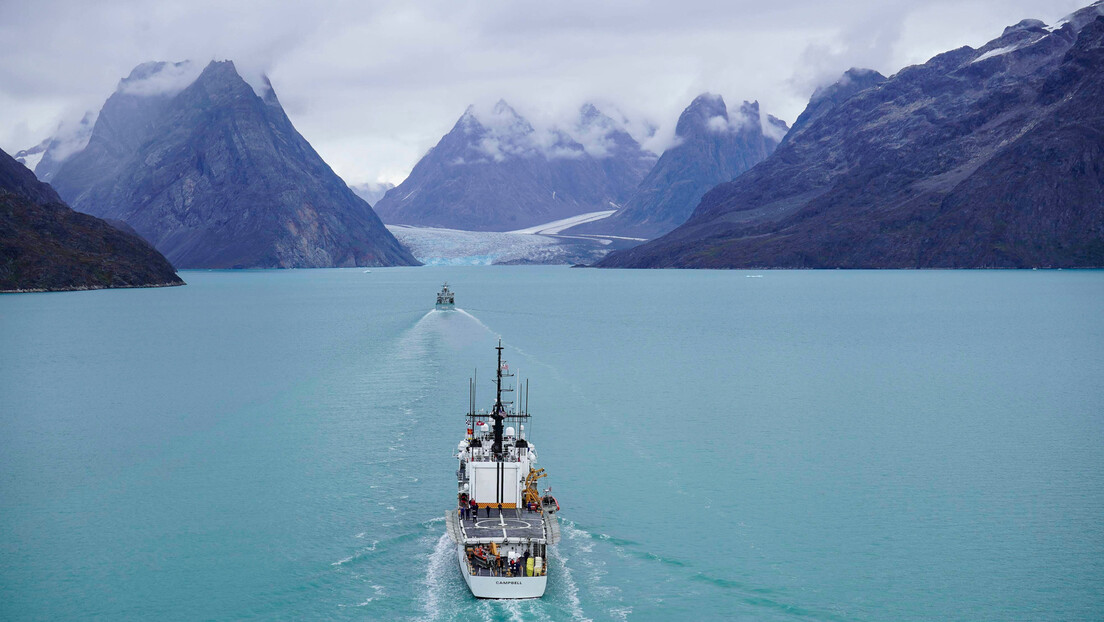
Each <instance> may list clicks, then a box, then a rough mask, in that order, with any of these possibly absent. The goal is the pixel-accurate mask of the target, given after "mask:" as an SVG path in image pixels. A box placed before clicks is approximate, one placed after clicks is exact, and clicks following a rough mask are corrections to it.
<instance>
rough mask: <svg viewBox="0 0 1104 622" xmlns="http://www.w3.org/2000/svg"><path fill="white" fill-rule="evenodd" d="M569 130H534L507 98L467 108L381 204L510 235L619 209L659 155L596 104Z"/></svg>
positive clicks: (419, 221)
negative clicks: (488, 105)
mask: <svg viewBox="0 0 1104 622" xmlns="http://www.w3.org/2000/svg"><path fill="white" fill-rule="evenodd" d="M570 129H571V131H568V130H564V129H559V128H552V129H542V130H537V129H535V128H534V127H533V125H532V124H531V123H530V122H529V121H528V120H526V119H525V118H524V117H522V116H521V115H520V114H518V113H517V111H515V110H514V109H513V108H511V107H510V106H509V105H508V104H507V103H506V102H504V101H499V102H498V104H496V105H495V106H494V108H493V109H492V110H490V111H479V110H477V109H476V108H475V107H474V106H472V107H469V108H468V110H467V111H466V112H465V113H464V114H463V116H461V117H460V120H459V121H457V122H456V125H455V126H454V127H453V128H452V130H451V131H450V132H449V133H448V134H446V135H445V136H444V137H443V138H442V139H441V140H440V142H438V143H437V145H436V146H435V147H433V148H432V149H430V151H429V152H428V153H427V154H426V155H425V156H424V157H423V158H422V159H421V161H419V162H418V164H417V165H415V167H414V169H413V170H412V171H411V173H410V176H409V177H407V179H406V180H405V181H403V183H401V184H399V186H398V187H396V188H395V189H394V190H391V191H390V192H388V193H387V194H386V195H385V196H384V197H383V198H382V199H381V200H380V201H379V202H378V203H376V210H377V212H378V213H379V214H380V217H381V218H383V220H384V221H385V222H387V223H389V224H406V225H421V226H430V227H443V228H450V229H466V230H472V231H510V230H514V229H521V228H525V227H529V226H533V225H538V224H542V223H546V222H550V221H553V220H557V219H560V218H566V217H569V216H576V215H578V214H583V213H587V212H594V211H600V210H607V209H615V208H616V207H617V206H618V205H620V204H621V203H622V202H624V201H625V200H626V199H627V198H628V196H629V194H630V193H631V192H632V189H633V188H634V187H635V186H636V184H637V183H639V181H640V178H641V177H642V176H643V175H644V172H645V171H646V170H647V168H648V167H649V166H650V164H651V162H652V161H653V159H654V156H652V155H651V154H649V153H647V152H645V151H644V150H643V149H642V148H641V147H640V145H639V143H637V142H636V140H634V139H633V138H632V137H631V136H630V135H629V134H628V133H626V132H625V131H624V130H621V129H619V128H618V125H617V124H616V123H615V122H614V121H613V120H612V119H610V118H609V117H607V116H606V115H604V114H602V113H601V112H600V111H598V109H597V108H595V107H594V106H584V107H583V109H582V111H581V112H580V117H579V121H578V123H577V124H576V126H575V127H573V128H570ZM572 134H574V136H573V135H572Z"/></svg>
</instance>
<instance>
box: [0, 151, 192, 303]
mask: <svg viewBox="0 0 1104 622" xmlns="http://www.w3.org/2000/svg"><path fill="white" fill-rule="evenodd" d="M183 284H184V281H181V280H180V277H178V276H177V275H176V271H175V270H174V269H173V267H172V265H171V264H170V263H169V262H168V261H166V260H165V258H164V257H163V256H162V255H161V254H160V253H158V252H157V251H156V250H154V249H153V247H151V246H150V245H149V244H148V243H146V242H145V241H144V240H142V239H141V238H139V237H138V236H135V235H131V234H129V233H126V232H123V231H119V230H118V229H115V228H114V227H112V226H111V225H109V224H107V223H106V222H104V221H102V220H100V219H99V218H95V217H93V216H89V215H87V214H81V213H78V212H74V211H73V210H71V209H69V207H68V206H67V205H65V203H64V202H62V200H61V197H59V196H58V195H57V193H56V192H54V189H53V188H51V187H50V186H49V185H47V184H45V183H42V182H40V181H38V179H36V178H35V176H34V173H32V172H31V171H30V169H28V168H26V167H25V166H23V165H22V164H21V163H19V162H17V161H16V160H15V159H14V158H12V157H11V156H9V155H8V154H6V153H4V152H3V151H0V291H3V292H12V291H61V290H73V289H102V288H106V287H159V286H165V285H183Z"/></svg>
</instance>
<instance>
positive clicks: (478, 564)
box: [445, 341, 560, 598]
mask: <svg viewBox="0 0 1104 622" xmlns="http://www.w3.org/2000/svg"><path fill="white" fill-rule="evenodd" d="M496 350H498V369H497V372H496V376H495V380H496V382H495V386H496V395H495V403H494V407H493V408H492V410H491V411H490V412H485V411H478V412H477V411H476V410H475V381H474V380H472V381H471V384H470V387H469V395H468V398H469V400H468V414H467V415H466V418H467V434H466V435H465V437H464V440H462V441H460V444H459V445H458V446H457V452H456V457H457V458H458V460H459V469H458V470H457V472H456V480H457V481H456V485H457V507H456V509H453V510H450V511H448V512H446V513H445V526H446V529H447V531H448V534H449V537H450V538H451V539H452V541H453V542H454V543H456V556H457V559H458V561H459V563H460V574H461V575H462V576H463V577H464V581H465V582H466V583H467V584H468V588H469V589H471V592H472V594H473V595H475V596H476V597H477V598H540V597H541V596H543V595H544V590H545V586H546V585H547V582H548V547H549V546H551V545H554V544H556V543H557V542H558V541H559V539H560V527H559V523H558V522H557V519H556V516H555V512H556V511H557V510H559V505H558V504H557V503H556V499H555V498H554V497H552V495H551V494H550V493H549V489H545V491H544V493H543V494H541V493H539V492H538V490H537V483H538V482H539V481H540V480H541V479H542V478H544V477H545V473H544V469H540V468H537V466H536V463H537V452H536V449H535V448H534V447H533V445H532V444H531V443H529V441H528V439H526V438H525V422H526V421H528V420H529V417H530V415H529V411H528V390H526V391H525V392H519V391H517V390H516V389H517V387H516V386H503V381H504V380H505V381H507V382H510V380H511V379H512V378H514V375H513V374H511V373H510V370H509V366H508V365H507V364H506V363H505V362H504V361H503V360H502V342H501V341H500V342H499V344H498V346H497V348H496ZM526 389H528V387H526ZM504 393H507V394H519V393H520V397H521V398H524V399H523V400H522V399H519V400H503V397H502V396H503V394H504ZM521 401H524V404H525V406H524V407H519V405H518V404H517V402H521ZM488 422H489V423H488Z"/></svg>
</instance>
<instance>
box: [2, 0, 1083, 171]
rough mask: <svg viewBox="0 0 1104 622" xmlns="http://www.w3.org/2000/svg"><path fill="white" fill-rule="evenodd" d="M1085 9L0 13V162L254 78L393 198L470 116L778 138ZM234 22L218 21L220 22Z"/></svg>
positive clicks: (935, 6)
mask: <svg viewBox="0 0 1104 622" xmlns="http://www.w3.org/2000/svg"><path fill="white" fill-rule="evenodd" d="M1088 4H1090V0H928V1H926V0H911V1H906V0H855V1H851V2H831V1H827V0H793V1H787V0H775V1H763V0H728V1H724V0H721V1H699V0H676V1H667V2H646V1H628V0H612V1H602V0H553V1H544V2H520V1H517V0H491V1H473V2H458V1H456V0H442V1H430V2H419V1H414V0H397V1H390V0H383V1H373V0H355V1H349V2H341V1H339V2H317V3H311V2H291V1H286V2H285V1H275V0H261V1H257V2H241V3H236V2H226V1H225V0H187V1H185V2H178V1H176V0H159V1H157V2H148V1H136V0H135V1H132V0H97V1H95V2H90V1H88V0H72V1H51V0H0V41H3V45H2V46H0V113H2V114H0V119H2V120H3V123H2V127H0V148H3V149H4V150H5V151H7V152H9V153H14V152H15V151H17V150H19V149H22V148H26V147H30V146H32V145H34V144H36V143H38V142H39V141H41V140H42V139H43V138H46V137H47V136H50V135H51V134H52V133H53V132H54V130H55V128H56V127H57V125H58V123H59V122H61V121H63V120H67V119H76V118H79V117H80V116H81V114H82V113H83V112H84V111H85V110H89V109H93V110H98V109H99V107H100V105H102V103H103V101H104V100H105V99H106V98H107V97H108V96H109V95H110V94H111V93H112V91H114V89H115V86H116V83H117V82H118V81H119V79H120V78H121V77H123V76H125V75H126V74H127V73H129V72H130V70H131V69H132V68H133V67H134V66H135V65H137V64H138V63H141V62H144V61H148V60H171V61H175V60H184V59H193V60H198V61H201V62H205V61H208V60H211V59H213V58H217V59H231V60H234V61H235V63H236V64H237V65H238V67H239V69H240V70H241V71H242V72H252V73H255V74H259V73H261V72H264V73H267V74H268V75H269V77H270V78H271V80H272V84H273V87H274V88H275V89H276V93H277V95H278V96H279V97H280V100H281V101H282V102H283V104H284V108H285V110H286V111H287V114H288V116H289V117H291V120H292V122H293V123H294V124H295V126H296V128H297V129H298V130H299V131H300V133H302V134H303V135H304V136H305V137H306V138H307V140H308V141H310V142H311V144H312V145H314V147H315V149H317V150H318V152H319V153H320V154H321V155H322V157H323V158H324V159H325V160H326V161H327V162H328V163H329V164H330V165H331V166H332V167H333V168H334V170H335V171H337V173H338V174H339V175H341V176H342V177H343V178H344V179H345V180H346V181H347V182H349V183H360V182H365V181H391V182H393V183H398V182H399V181H401V180H402V179H403V178H404V177H405V176H406V175H407V173H409V171H410V169H411V167H413V166H414V164H415V163H416V162H417V160H418V158H419V157H421V156H422V155H423V154H424V153H425V152H426V150H428V149H429V148H430V147H432V146H433V145H434V144H436V142H437V140H438V139H439V138H440V137H441V136H442V135H443V134H444V133H445V132H447V131H448V130H449V129H450V128H451V127H452V125H453V124H454V123H455V122H456V120H457V118H459V116H460V115H461V114H462V113H463V112H464V109H465V108H466V107H467V106H468V104H470V103H487V102H491V101H494V100H497V99H499V98H505V99H506V100H507V101H509V102H510V103H511V104H513V105H514V107H515V108H517V109H518V110H519V111H520V112H522V113H523V114H525V115H527V116H529V117H531V118H532V119H533V120H534V121H535V122H536V123H537V124H541V123H554V122H556V121H557V120H559V119H565V118H567V117H568V116H569V115H571V114H572V113H573V112H574V111H575V110H577V108H578V106H579V105H580V104H581V103H583V102H584V101H588V100H589V101H593V102H595V103H597V104H599V107H602V108H610V109H612V108H616V109H619V110H620V111H621V112H622V113H623V114H624V115H626V116H627V117H628V118H629V119H630V120H632V121H634V122H636V123H637V126H635V127H643V125H644V122H646V121H650V122H652V123H654V124H656V125H657V126H658V127H659V131H658V135H657V137H656V138H654V139H653V140H652V145H653V146H659V147H661V146H662V143H663V139H664V137H665V136H669V135H670V134H671V132H672V131H673V126H674V123H675V121H676V119H677V117H678V114H679V112H680V111H681V110H682V109H683V108H684V107H685V106H686V105H687V104H688V103H689V102H690V100H691V99H692V98H693V97H694V96H695V95H697V94H698V93H701V92H703V91H712V92H715V93H720V94H721V95H723V96H724V98H725V101H726V102H727V103H728V104H729V108H730V109H731V108H732V107H734V105H736V104H738V103H739V102H740V101H742V100H744V99H747V100H758V101H759V102H760V104H761V108H762V110H763V111H765V112H769V113H772V114H774V115H775V116H778V117H780V118H782V119H784V120H785V121H787V122H789V123H792V122H793V120H794V119H795V118H796V117H797V115H798V114H799V113H800V112H801V110H802V109H803V108H804V106H805V103H806V101H807V100H808V98H809V95H810V93H811V92H812V91H813V89H814V88H815V87H816V86H817V85H819V84H823V83H828V82H832V81H834V80H835V78H836V77H838V75H839V74H840V73H842V72H843V71H844V70H846V69H847V68H849V67H851V66H863V67H870V68H873V69H877V70H878V71H880V72H882V73H884V74H886V75H890V74H893V73H895V72H896V71H898V70H899V69H901V68H902V67H905V66H907V65H910V64H915V63H920V62H924V61H926V60H927V59H928V58H930V57H931V56H932V55H934V54H937V53H939V52H942V51H946V50H949V49H953V48H956V47H959V46H962V45H970V46H973V47H980V46H981V45H983V44H984V43H985V42H986V41H988V40H990V39H992V38H995V37H997V36H999V35H1000V33H1001V30H1002V29H1003V28H1004V27H1005V26H1007V25H1011V24H1014V23H1016V22H1018V21H1019V20H1021V19H1024V18H1029V17H1031V18H1038V19H1042V20H1043V21H1045V22H1047V23H1048V24H1053V23H1054V22H1056V21H1058V19H1060V18H1061V17H1062V16H1064V15H1066V14H1068V13H1070V12H1072V11H1074V10H1076V9H1077V8H1080V7H1081V6H1085V5H1088ZM224 5H233V6H229V7H228V6H224Z"/></svg>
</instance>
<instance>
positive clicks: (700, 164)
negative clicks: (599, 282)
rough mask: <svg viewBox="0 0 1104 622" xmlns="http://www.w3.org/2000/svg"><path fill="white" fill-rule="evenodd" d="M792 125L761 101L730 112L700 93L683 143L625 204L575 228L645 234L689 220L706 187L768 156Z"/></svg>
mask: <svg viewBox="0 0 1104 622" xmlns="http://www.w3.org/2000/svg"><path fill="white" fill-rule="evenodd" d="M764 126H766V127H767V128H768V131H767V132H764V131H763V128H764ZM788 129H789V128H787V127H786V124H785V123H784V122H783V121H780V120H778V119H776V118H774V117H772V116H769V115H768V116H767V118H766V119H763V118H762V117H760V113H759V103H758V102H753V103H748V102H744V104H743V105H742V106H741V107H740V110H739V112H738V114H735V115H732V116H730V115H729V114H728V108H727V107H726V106H725V102H724V99H722V98H721V97H720V96H719V95H713V94H710V93H706V94H703V95H699V96H698V97H697V98H696V99H694V101H693V102H692V103H691V104H690V106H689V107H688V108H687V109H686V110H685V111H683V113H682V115H681V116H680V117H679V120H678V125H677V126H676V129H675V134H676V137H677V139H678V141H679V142H678V144H676V145H675V146H673V147H671V148H670V149H667V150H666V151H664V152H663V155H662V156H660V158H659V161H658V162H656V164H655V166H654V167H653V168H652V170H651V171H649V172H648V175H647V176H646V177H645V178H644V180H643V181H641V182H640V185H639V187H638V188H637V189H636V191H635V192H634V193H633V195H632V197H631V198H630V199H629V200H628V202H626V203H625V205H624V207H622V208H621V209H620V210H619V211H618V212H617V213H616V214H614V215H613V216H610V217H609V218H605V219H603V220H599V221H596V222H592V223H587V224H584V225H580V226H578V227H574V228H572V229H571V230H570V231H571V232H572V233H606V234H613V235H624V236H630V237H643V238H653V237H656V236H659V235H662V234H664V233H667V232H668V231H670V230H672V229H674V228H675V227H677V226H679V225H681V224H682V223H683V222H686V219H687V218H689V217H690V214H691V213H692V212H693V211H694V207H695V206H697V204H698V202H699V201H700V200H701V197H702V195H703V194H705V193H706V191H707V190H709V189H710V188H712V187H713V186H716V185H717V184H719V183H722V182H725V181H730V180H732V179H735V178H736V177H737V176H739V175H740V173H743V172H744V171H746V170H748V169H749V168H751V167H752V166H755V165H756V164H758V163H759V162H761V161H763V160H764V159H766V157H767V156H769V155H770V154H771V153H772V152H773V151H774V149H775V148H776V147H777V146H778V143H779V140H780V139H781V137H782V136H784V135H785V134H786V132H787V131H788Z"/></svg>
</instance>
